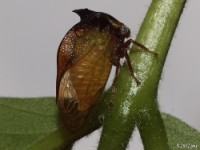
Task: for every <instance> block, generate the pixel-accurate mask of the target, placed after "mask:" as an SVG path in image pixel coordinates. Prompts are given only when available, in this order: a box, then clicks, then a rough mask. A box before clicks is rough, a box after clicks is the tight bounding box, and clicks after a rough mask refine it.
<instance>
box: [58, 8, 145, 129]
mask: <svg viewBox="0 0 200 150" xmlns="http://www.w3.org/2000/svg"><path fill="white" fill-rule="evenodd" d="M73 12H75V13H77V14H78V15H79V16H80V18H81V21H80V22H79V23H77V24H76V25H75V26H74V27H72V28H71V29H70V30H69V31H68V32H67V34H66V35H65V37H64V38H63V40H62V42H61V44H60V46H59V49H58V55H57V83H56V100H57V104H58V107H59V110H60V114H61V116H62V118H63V120H64V124H65V126H66V127H67V130H69V131H71V132H75V131H77V130H79V129H80V128H81V127H82V126H83V125H84V124H85V123H86V122H87V118H88V115H89V114H90V112H91V111H92V110H93V108H94V106H95V105H96V104H97V103H98V101H99V99H100V98H101V95H102V93H103V91H104V88H105V85H106V82H107V80H108V77H109V74H110V70H111V67H112V65H114V66H116V72H115V79H114V81H113V84H114V83H115V82H116V80H117V76H118V74H119V71H120V59H121V58H123V57H125V58H126V62H127V64H128V67H129V71H130V73H131V75H132V77H133V79H134V80H135V81H136V83H137V85H139V84H140V82H139V81H138V79H137V78H136V77H135V75H134V71H133V68H132V66H131V63H130V59H129V56H128V53H127V49H128V48H129V46H130V44H131V43H133V44H135V45H137V46H139V47H140V48H142V49H143V50H146V51H149V50H148V49H147V48H146V47H144V46H143V45H141V44H140V43H138V42H136V41H133V40H132V39H129V40H127V41H126V42H125V41H124V40H125V38H128V37H129V36H130V29H129V28H128V27H127V26H125V25H124V24H123V23H121V22H120V21H118V20H117V19H115V18H114V17H112V16H111V15H109V14H106V13H103V12H95V11H92V10H89V9H78V10H74V11H73Z"/></svg>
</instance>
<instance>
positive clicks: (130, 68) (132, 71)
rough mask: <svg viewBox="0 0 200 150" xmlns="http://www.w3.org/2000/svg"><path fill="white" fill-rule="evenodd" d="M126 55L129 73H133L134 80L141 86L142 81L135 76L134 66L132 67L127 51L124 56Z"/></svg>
mask: <svg viewBox="0 0 200 150" xmlns="http://www.w3.org/2000/svg"><path fill="white" fill-rule="evenodd" d="M124 55H125V58H126V62H127V65H128V69H129V71H130V73H131V75H132V77H133V79H134V80H135V82H136V84H137V86H139V85H140V81H139V80H138V79H137V78H136V76H135V74H134V70H133V66H132V65H131V61H130V58H129V56H128V53H127V51H125V54H124Z"/></svg>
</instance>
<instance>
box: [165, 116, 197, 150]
mask: <svg viewBox="0 0 200 150" xmlns="http://www.w3.org/2000/svg"><path fill="white" fill-rule="evenodd" d="M162 117H163V120H164V124H165V127H166V130H167V136H168V141H169V145H170V148H171V149H172V150H177V149H185V150H186V149H196V150H197V149H199V147H200V133H199V131H197V130H195V129H193V128H192V127H190V126H189V125H188V124H186V123H185V122H183V121H181V120H180V119H178V118H176V117H173V116H172V115H169V114H166V113H163V114H162Z"/></svg>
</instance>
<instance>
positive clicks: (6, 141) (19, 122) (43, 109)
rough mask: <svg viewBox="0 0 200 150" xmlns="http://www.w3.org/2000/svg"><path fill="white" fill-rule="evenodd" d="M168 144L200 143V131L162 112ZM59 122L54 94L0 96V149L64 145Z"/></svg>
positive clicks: (47, 147) (65, 140)
mask: <svg viewBox="0 0 200 150" xmlns="http://www.w3.org/2000/svg"><path fill="white" fill-rule="evenodd" d="M163 119H164V123H165V127H166V129H167V135H168V138H169V145H170V147H171V149H172V150H176V149H177V144H193V145H198V146H199V145H200V133H199V132H198V131H197V130H195V129H193V128H191V127H190V126H188V125H187V124H185V123H184V122H182V121H180V120H179V119H177V118H175V117H173V116H171V115H168V114H163ZM63 132H64V131H63V129H62V128H61V127H60V125H59V123H58V115H57V108H56V104H55V98H0V149H1V150H5V149H6V150H32V149H35V150H44V149H49V150H51V149H61V148H62V147H64V146H65V145H66V143H67V139H68V138H69V136H68V137H67V136H66V135H65V134H64V133H63Z"/></svg>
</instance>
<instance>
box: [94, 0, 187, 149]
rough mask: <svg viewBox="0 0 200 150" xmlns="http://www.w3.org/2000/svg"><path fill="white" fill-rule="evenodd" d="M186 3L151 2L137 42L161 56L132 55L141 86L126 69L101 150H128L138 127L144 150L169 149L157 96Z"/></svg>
mask: <svg viewBox="0 0 200 150" xmlns="http://www.w3.org/2000/svg"><path fill="white" fill-rule="evenodd" d="M185 2H186V0H153V1H152V4H151V6H150V8H149V11H148V13H147V15H146V18H145V20H144V22H143V24H142V27H141V29H140V32H139V34H138V36H137V41H138V42H140V43H142V44H143V45H145V46H146V47H148V48H149V49H150V50H152V51H155V52H156V53H158V58H155V57H154V56H153V55H151V54H150V53H141V52H140V53H139V52H138V53H136V52H134V53H133V52H131V53H130V58H131V62H132V65H133V66H134V69H135V72H136V75H137V78H138V79H139V80H140V81H141V85H140V86H137V85H136V84H135V81H134V80H132V78H131V77H130V74H129V72H128V68H127V66H126V65H124V66H123V68H122V70H121V73H120V76H119V79H118V82H117V84H116V92H115V94H113V96H111V97H110V98H111V99H112V100H113V107H111V108H110V111H109V112H108V114H107V116H106V120H105V124H104V128H103V132H102V136H101V139H100V144H99V147H98V149H99V150H110V149H115V150H124V149H126V146H127V144H128V142H129V139H130V137H131V135H132V131H133V129H134V126H135V124H137V126H138V128H139V131H140V134H141V137H142V141H143V144H144V148H145V149H148V150H157V149H158V150H160V149H162V150H165V149H169V146H168V142H167V135H166V132H165V127H164V125H163V121H162V118H161V115H160V112H159V109H158V106H157V101H156V96H157V89H158V83H159V80H160V76H161V72H162V68H163V65H164V62H165V59H166V56H167V52H168V49H169V46H170V43H171V40H172V38H173V35H174V32H175V29H176V27H177V24H178V20H179V18H180V16H181V13H182V10H183V8H184V5H185ZM136 49H137V47H134V50H136Z"/></svg>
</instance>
